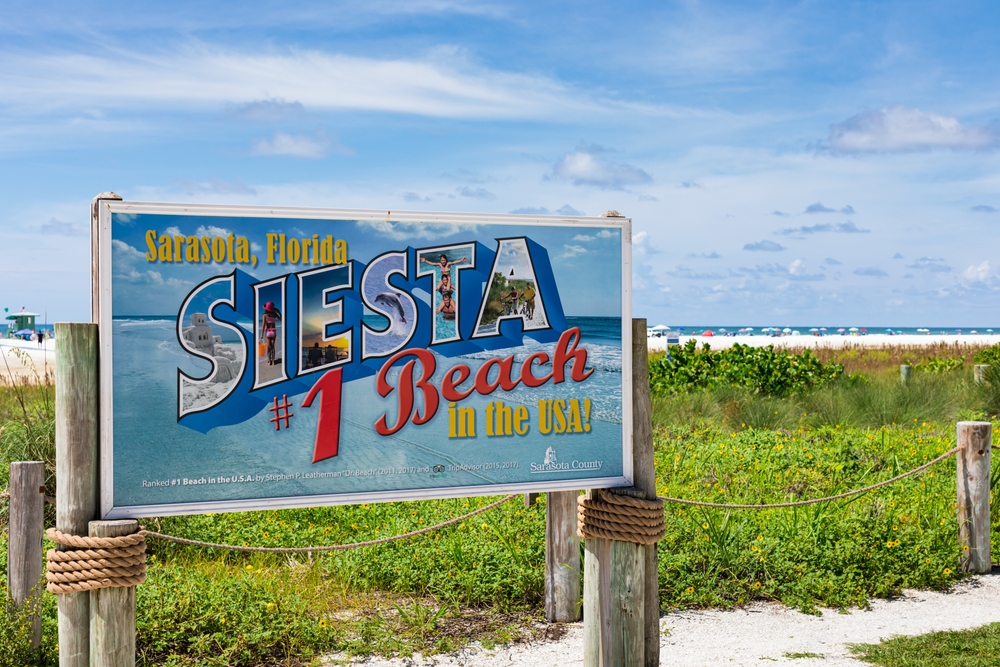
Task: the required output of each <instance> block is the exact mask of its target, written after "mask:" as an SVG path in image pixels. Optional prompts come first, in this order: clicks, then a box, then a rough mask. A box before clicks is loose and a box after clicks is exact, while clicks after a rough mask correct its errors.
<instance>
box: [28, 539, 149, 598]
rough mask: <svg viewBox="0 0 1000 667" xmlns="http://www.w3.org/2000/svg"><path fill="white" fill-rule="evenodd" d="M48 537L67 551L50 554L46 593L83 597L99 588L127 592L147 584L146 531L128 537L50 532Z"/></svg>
mask: <svg viewBox="0 0 1000 667" xmlns="http://www.w3.org/2000/svg"><path fill="white" fill-rule="evenodd" d="M45 535H46V536H47V537H48V538H49V539H50V540H52V541H53V542H55V543H56V544H59V545H60V546H64V547H69V549H68V550H66V551H57V550H55V549H50V550H49V552H48V553H47V554H46V558H47V560H48V568H47V569H48V571H47V572H46V574H45V580H46V582H47V585H46V589H47V590H48V591H49V592H50V593H57V594H58V593H82V592H83V591H92V590H96V589H98V588H127V587H129V586H137V585H139V584H141V583H142V582H144V581H146V531H144V530H140V531H139V532H138V533H134V534H132V535H125V536H124V537H80V536H79V535H67V534H66V533H63V532H61V531H58V530H56V529H55V528H49V529H48V530H46V531H45Z"/></svg>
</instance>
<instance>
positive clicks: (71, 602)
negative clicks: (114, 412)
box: [55, 322, 99, 667]
mask: <svg viewBox="0 0 1000 667" xmlns="http://www.w3.org/2000/svg"><path fill="white" fill-rule="evenodd" d="M55 333H56V360H57V361H56V528H57V529H58V530H59V531H61V532H63V533H67V534H70V535H86V534H87V531H88V525H87V524H88V523H89V522H90V521H91V520H93V519H95V518H97V513H98V476H97V466H98V459H97V456H98V406H99V398H98V372H97V343H98V337H97V325H96V324H82V323H65V322H57V323H56V325H55ZM60 550H64V548H63V547H60ZM58 604H59V665H60V667H90V594H89V593H88V592H82V593H64V594H62V595H60V596H59V598H58Z"/></svg>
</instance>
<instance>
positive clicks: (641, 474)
mask: <svg viewBox="0 0 1000 667" xmlns="http://www.w3.org/2000/svg"><path fill="white" fill-rule="evenodd" d="M632 452H633V453H632V465H633V470H634V474H635V486H636V487H637V488H639V489H642V490H643V491H645V492H646V500H655V499H656V462H655V461H654V459H653V406H652V400H651V399H650V395H649V348H648V347H647V343H646V320H645V319H644V318H643V319H633V320H632ZM636 546H638V547H639V548H640V550H641V551H642V552H644V559H645V568H644V571H645V578H644V583H643V591H644V592H643V599H644V602H643V607H644V614H643V619H644V620H643V623H644V631H643V635H644V642H645V651H644V654H645V663H644V664H645V665H646V667H658V665H659V664H660V581H659V576H658V571H659V567H658V559H657V551H656V544H644V545H636Z"/></svg>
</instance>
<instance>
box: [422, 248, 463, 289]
mask: <svg viewBox="0 0 1000 667" xmlns="http://www.w3.org/2000/svg"><path fill="white" fill-rule="evenodd" d="M420 261H421V262H423V263H424V264H430V265H431V266H436V267H438V268H439V269H441V279H442V280H444V277H445V276H448V281H449V282H450V281H451V267H452V266H454V265H455V264H464V263H465V262H468V261H469V258H468V257H463V258H462V259H458V260H455V261H454V262H449V261H448V256H447V255H445V254H444V253H442V254H441V257H440V258H439V259H438V261H437V262H436V263H435V262H432V261H431V260H429V259H427V258H426V257H421V258H420Z"/></svg>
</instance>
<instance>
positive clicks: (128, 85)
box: [0, 43, 620, 118]
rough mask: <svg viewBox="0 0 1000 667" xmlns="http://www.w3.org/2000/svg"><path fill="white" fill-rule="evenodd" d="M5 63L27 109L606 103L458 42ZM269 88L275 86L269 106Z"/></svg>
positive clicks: (483, 109) (406, 108)
mask: <svg viewBox="0 0 1000 667" xmlns="http://www.w3.org/2000/svg"><path fill="white" fill-rule="evenodd" d="M3 60H4V67H3V68H2V70H0V90H3V91H4V96H3V100H2V102H0V104H2V105H3V106H6V107H19V108H21V109H22V110H23V112H24V113H26V114H27V113H35V114H37V113H40V112H44V111H50V110H54V109H60V108H92V107H94V106H97V107H101V108H104V107H111V108H136V107H144V108H156V109H157V110H160V111H162V110H164V109H166V108H171V107H173V108H176V109H183V110H191V109H193V108H197V107H202V108H203V109H215V108H218V106H219V105H220V104H224V105H229V106H230V109H234V108H235V109H236V112H237V113H238V114H243V115H245V114H247V113H249V114H250V115H251V116H261V115H263V116H265V117H273V116H274V114H275V113H280V114H286V113H287V112H289V111H292V112H298V111H299V109H300V108H302V109H321V110H334V109H354V110H372V111H385V112H391V113H411V114H420V115H426V116H437V117H447V118H465V117H479V118H528V117H542V116H544V117H547V116H552V115H556V114H560V115H563V116H565V114H567V113H572V112H574V111H577V112H578V111H584V110H587V111H594V110H599V109H602V108H603V106H602V104H599V103H594V102H591V101H589V100H586V99H583V98H578V97H577V96H576V95H574V94H571V93H570V92H569V91H568V90H566V88H565V86H563V85H562V84H561V83H559V82H558V81H555V80H552V79H549V78H546V77H543V76H538V75H530V74H519V73H510V72H504V71H498V70H491V69H487V68H483V67H481V66H477V65H474V64H472V63H471V62H469V61H468V59H466V58H465V57H464V54H463V53H462V52H461V51H457V50H456V49H450V48H447V49H438V50H436V51H435V52H432V53H431V54H430V55H429V56H427V57H425V58H423V59H403V58H396V59H388V58H387V59H376V58H366V57H361V56H354V55H347V54H341V53H329V52H325V51H319V50H302V49H287V50H278V49H271V50H268V49H260V50H257V51H251V52H247V51H237V50H232V49H225V48H218V47H213V46H211V45H205V44H199V43H189V44H188V45H187V46H181V47H178V46H176V45H173V46H172V47H171V48H170V49H167V50H164V51H163V52H160V53H156V52H154V53H140V52H138V51H126V50H121V49H116V50H115V51H114V53H111V54H109V55H108V56H106V57H100V56H93V55H85V54H80V53H66V52H62V53H51V52H39V53H23V54H5V55H4V58H3ZM261 91H267V95H268V100H266V101H265V102H261V101H260V99H261ZM285 100H294V102H291V103H288V102H285ZM609 104H611V105H613V106H615V107H618V106H620V105H619V104H618V103H609ZM234 105H235V106H234Z"/></svg>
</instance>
